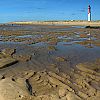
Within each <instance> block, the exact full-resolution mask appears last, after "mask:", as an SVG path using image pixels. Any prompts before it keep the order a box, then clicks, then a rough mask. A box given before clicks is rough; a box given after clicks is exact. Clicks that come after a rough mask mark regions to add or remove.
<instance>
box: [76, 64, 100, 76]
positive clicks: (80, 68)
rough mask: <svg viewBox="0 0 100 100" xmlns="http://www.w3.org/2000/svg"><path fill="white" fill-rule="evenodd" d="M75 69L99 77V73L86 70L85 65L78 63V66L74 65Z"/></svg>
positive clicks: (86, 66)
mask: <svg viewBox="0 0 100 100" xmlns="http://www.w3.org/2000/svg"><path fill="white" fill-rule="evenodd" d="M76 67H77V68H78V69H79V70H81V71H83V72H86V73H90V74H95V75H100V73H97V72H96V71H94V70H92V69H90V68H88V65H87V64H82V63H80V64H78V65H76Z"/></svg>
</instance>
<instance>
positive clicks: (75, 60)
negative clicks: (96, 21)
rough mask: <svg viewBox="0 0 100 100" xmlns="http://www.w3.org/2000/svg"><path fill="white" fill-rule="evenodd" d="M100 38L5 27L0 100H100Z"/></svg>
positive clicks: (88, 32) (87, 32)
mask: <svg viewBox="0 0 100 100" xmlns="http://www.w3.org/2000/svg"><path fill="white" fill-rule="evenodd" d="M20 27H21V29H20ZM27 27H28V28H27ZM12 29H13V30H12ZM55 30H56V31H55ZM99 33H100V30H99V29H85V28H76V27H71V26H37V25H35V26H30V25H29V26H27V25H25V26H23V25H22V26H16V25H15V26H3V27H2V26H1V27H0V100H100V34H99Z"/></svg>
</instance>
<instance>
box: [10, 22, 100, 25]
mask: <svg viewBox="0 0 100 100" xmlns="http://www.w3.org/2000/svg"><path fill="white" fill-rule="evenodd" d="M10 24H37V25H75V26H100V21H90V22H89V21H26V22H24V21H22V22H11V23H10Z"/></svg>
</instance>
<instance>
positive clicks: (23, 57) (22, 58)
mask: <svg viewBox="0 0 100 100" xmlns="http://www.w3.org/2000/svg"><path fill="white" fill-rule="evenodd" d="M13 58H14V59H17V60H18V61H23V62H26V61H29V60H31V55H16V54H14V55H13Z"/></svg>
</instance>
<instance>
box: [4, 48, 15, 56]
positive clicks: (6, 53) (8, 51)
mask: <svg viewBox="0 0 100 100" xmlns="http://www.w3.org/2000/svg"><path fill="white" fill-rule="evenodd" d="M15 51H16V49H11V48H6V49H3V50H2V54H4V55H6V56H11V55H13V54H14V53H15Z"/></svg>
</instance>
